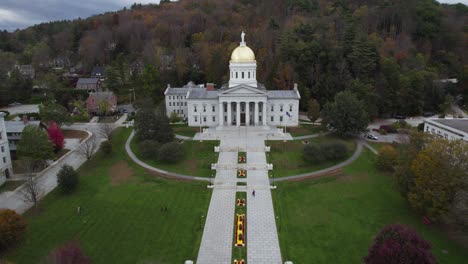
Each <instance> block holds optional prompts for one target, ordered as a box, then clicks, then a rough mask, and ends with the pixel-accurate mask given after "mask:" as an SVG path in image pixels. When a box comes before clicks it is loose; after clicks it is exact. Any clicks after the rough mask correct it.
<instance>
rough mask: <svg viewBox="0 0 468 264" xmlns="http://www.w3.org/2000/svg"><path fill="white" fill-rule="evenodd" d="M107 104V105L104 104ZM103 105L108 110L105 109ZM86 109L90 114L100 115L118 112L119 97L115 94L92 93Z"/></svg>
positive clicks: (87, 100)
mask: <svg viewBox="0 0 468 264" xmlns="http://www.w3.org/2000/svg"><path fill="white" fill-rule="evenodd" d="M103 102H107V103H103ZM103 105H105V106H106V108H107V109H103ZM86 109H87V110H88V112H89V113H90V114H93V115H100V114H107V113H113V112H116V111H117V96H115V94H114V93H113V92H96V93H91V94H90V95H89V97H88V99H86Z"/></svg>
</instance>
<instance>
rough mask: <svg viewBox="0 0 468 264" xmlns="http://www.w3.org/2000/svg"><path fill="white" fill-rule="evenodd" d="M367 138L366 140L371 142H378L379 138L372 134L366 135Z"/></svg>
mask: <svg viewBox="0 0 468 264" xmlns="http://www.w3.org/2000/svg"><path fill="white" fill-rule="evenodd" d="M367 138H368V139H372V140H379V138H378V137H377V136H375V135H372V134H368V135H367Z"/></svg>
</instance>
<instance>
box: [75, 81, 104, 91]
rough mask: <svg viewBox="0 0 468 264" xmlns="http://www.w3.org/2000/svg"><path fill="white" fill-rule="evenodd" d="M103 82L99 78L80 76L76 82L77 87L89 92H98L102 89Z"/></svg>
mask: <svg viewBox="0 0 468 264" xmlns="http://www.w3.org/2000/svg"><path fill="white" fill-rule="evenodd" d="M101 87H102V82H101V80H99V78H79V79H78V81H77V82H76V89H79V90H86V91H88V92H98V91H100V90H101Z"/></svg>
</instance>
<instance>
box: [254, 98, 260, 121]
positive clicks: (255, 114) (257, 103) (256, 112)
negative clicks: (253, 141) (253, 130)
mask: <svg viewBox="0 0 468 264" xmlns="http://www.w3.org/2000/svg"><path fill="white" fill-rule="evenodd" d="M259 111H260V103H259V102H254V124H255V125H256V126H258V112H259Z"/></svg>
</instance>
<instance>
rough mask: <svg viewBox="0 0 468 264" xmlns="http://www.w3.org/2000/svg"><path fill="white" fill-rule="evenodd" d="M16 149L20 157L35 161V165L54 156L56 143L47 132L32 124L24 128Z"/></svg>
mask: <svg viewBox="0 0 468 264" xmlns="http://www.w3.org/2000/svg"><path fill="white" fill-rule="evenodd" d="M16 151H17V153H18V156H19V157H20V158H22V159H23V158H26V159H30V160H32V161H34V164H33V166H34V167H35V166H37V165H39V164H40V163H42V162H44V161H45V160H48V159H52V158H53V157H54V145H53V144H52V142H50V140H49V137H48V136H47V134H46V133H45V132H44V131H42V130H41V129H40V128H39V127H35V126H31V125H28V126H26V127H25V128H24V130H23V133H22V134H21V139H20V141H19V142H18V146H17V148H16Z"/></svg>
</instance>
